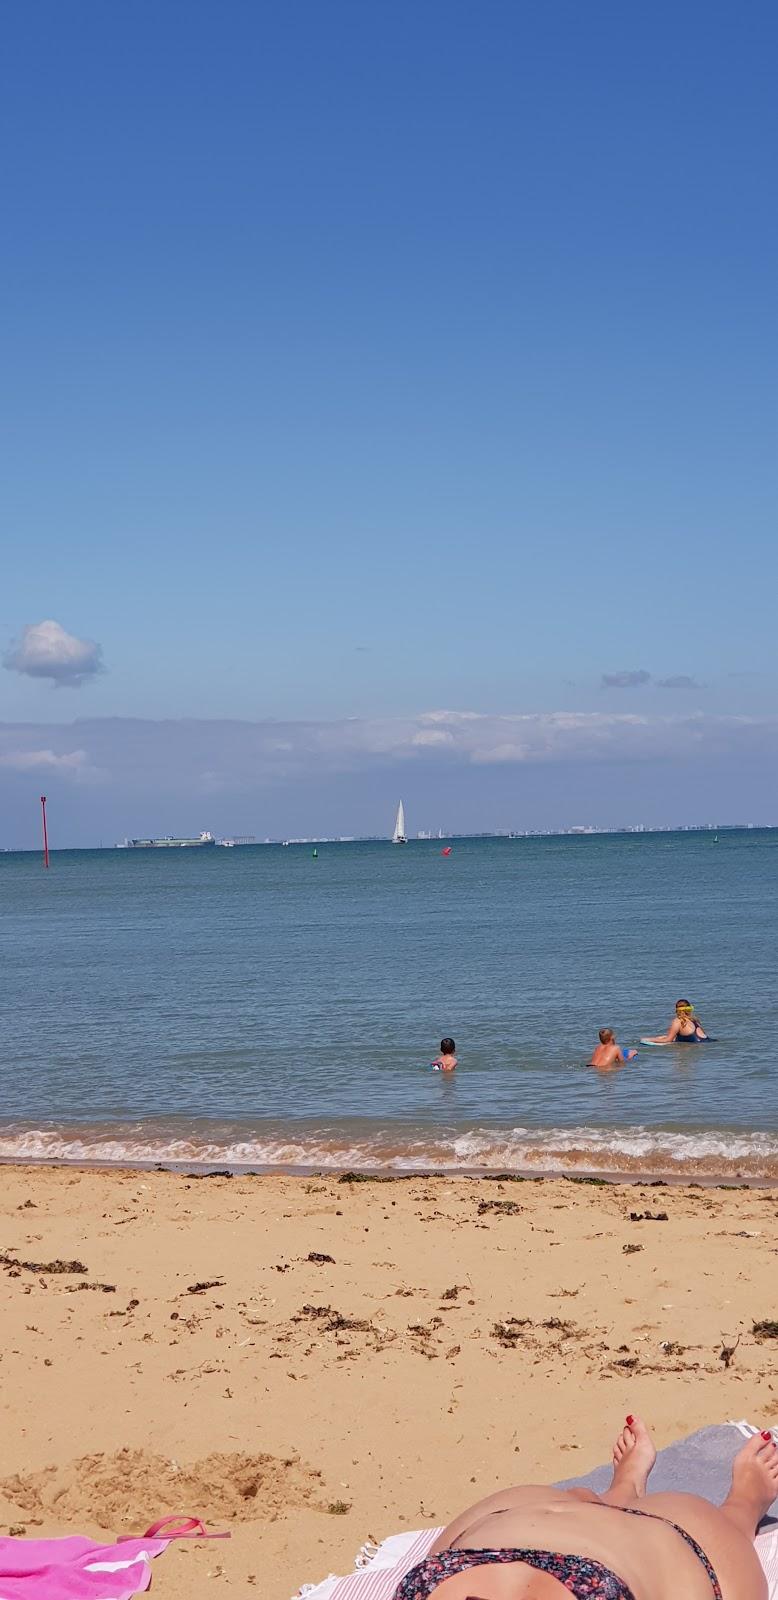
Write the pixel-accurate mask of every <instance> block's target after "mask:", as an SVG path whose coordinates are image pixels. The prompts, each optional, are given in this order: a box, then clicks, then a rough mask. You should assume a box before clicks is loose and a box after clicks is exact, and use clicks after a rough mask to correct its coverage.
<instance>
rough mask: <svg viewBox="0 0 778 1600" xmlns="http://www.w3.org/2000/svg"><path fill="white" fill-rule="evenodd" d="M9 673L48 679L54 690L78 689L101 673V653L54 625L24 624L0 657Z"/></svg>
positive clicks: (96, 648)
mask: <svg viewBox="0 0 778 1600" xmlns="http://www.w3.org/2000/svg"><path fill="white" fill-rule="evenodd" d="M3 666H4V667H6V668H7V669H8V671H9V672H19V673H23V674H24V675H25V676H26V677H28V678H50V679H51V681H52V682H53V683H54V685H55V687H56V688H65V687H68V688H71V689H80V687H81V685H82V684H83V683H85V682H86V681H87V679H88V678H93V677H94V676H95V674H96V673H98V672H102V670H103V661H102V650H101V647H100V645H99V644H95V642H94V640H92V639H77V638H76V636H75V634H72V633H67V632H66V630H65V629H64V628H63V627H61V626H60V624H59V623H58V622H53V621H51V620H50V619H49V620H48V621H44V622H31V623H28V625H27V627H26V628H22V635H21V638H20V639H18V640H15V641H14V642H13V644H12V645H11V648H10V650H8V651H7V652H6V654H5V656H4V657H3Z"/></svg>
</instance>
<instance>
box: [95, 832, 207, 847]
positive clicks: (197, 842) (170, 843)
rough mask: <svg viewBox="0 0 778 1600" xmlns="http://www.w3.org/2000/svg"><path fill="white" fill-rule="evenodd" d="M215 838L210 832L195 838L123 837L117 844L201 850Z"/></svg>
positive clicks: (121, 845)
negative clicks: (122, 841) (120, 842)
mask: <svg viewBox="0 0 778 1600" xmlns="http://www.w3.org/2000/svg"><path fill="white" fill-rule="evenodd" d="M215 843H216V840H215V838H214V836H213V834H212V833H201V834H199V835H198V837H197V838H196V839H172V838H170V836H168V837H167V838H165V839H125V841H124V844H120V845H118V846H117V848H118V849H119V850H202V849H204V847H205V846H206V845H211V844H213V845H215Z"/></svg>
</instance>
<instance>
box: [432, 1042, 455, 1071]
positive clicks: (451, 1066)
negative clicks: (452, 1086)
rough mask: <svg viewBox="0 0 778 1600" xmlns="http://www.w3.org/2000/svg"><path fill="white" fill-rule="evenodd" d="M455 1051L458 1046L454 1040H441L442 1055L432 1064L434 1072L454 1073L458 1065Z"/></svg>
mask: <svg viewBox="0 0 778 1600" xmlns="http://www.w3.org/2000/svg"><path fill="white" fill-rule="evenodd" d="M455 1051H456V1045H455V1043H454V1041H453V1039H441V1041H440V1055H439V1056H436V1057H435V1060H434V1061H433V1063H432V1070H433V1072H454V1071H455V1069H456V1064H457V1058H456V1055H455Z"/></svg>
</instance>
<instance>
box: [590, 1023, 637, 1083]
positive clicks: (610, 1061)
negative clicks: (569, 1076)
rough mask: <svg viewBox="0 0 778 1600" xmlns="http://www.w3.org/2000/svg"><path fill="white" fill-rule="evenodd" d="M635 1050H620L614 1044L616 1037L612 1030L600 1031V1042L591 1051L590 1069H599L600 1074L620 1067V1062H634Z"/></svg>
mask: <svg viewBox="0 0 778 1600" xmlns="http://www.w3.org/2000/svg"><path fill="white" fill-rule="evenodd" d="M636 1055H637V1050H622V1047H621V1045H620V1044H617V1043H616V1035H615V1033H614V1032H613V1029H612V1028H601V1029H600V1042H599V1044H598V1045H596V1046H595V1048H594V1050H593V1051H592V1059H591V1061H590V1062H589V1066H590V1067H599V1068H600V1071H601V1072H604V1071H606V1070H608V1069H609V1068H610V1067H619V1066H621V1063H622V1061H634V1059H635V1056H636Z"/></svg>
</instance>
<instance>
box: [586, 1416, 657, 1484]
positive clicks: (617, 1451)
mask: <svg viewBox="0 0 778 1600" xmlns="http://www.w3.org/2000/svg"><path fill="white" fill-rule="evenodd" d="M655 1461H656V1450H655V1448H654V1441H653V1439H652V1438H651V1435H650V1433H649V1431H648V1428H647V1427H646V1424H645V1422H644V1421H643V1418H642V1417H632V1416H629V1417H627V1420H626V1423H625V1425H624V1427H623V1428H622V1431H621V1433H620V1434H619V1436H618V1438H617V1440H616V1443H615V1444H614V1446H613V1477H612V1479H611V1486H610V1488H609V1489H607V1490H606V1492H605V1494H603V1495H600V1499H601V1500H604V1501H605V1504H606V1505H608V1506H631V1505H634V1503H635V1501H636V1500H642V1499H643V1496H644V1495H645V1492H646V1484H647V1483H648V1479H649V1476H650V1474H651V1472H652V1470H653V1466H654V1462H655Z"/></svg>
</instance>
